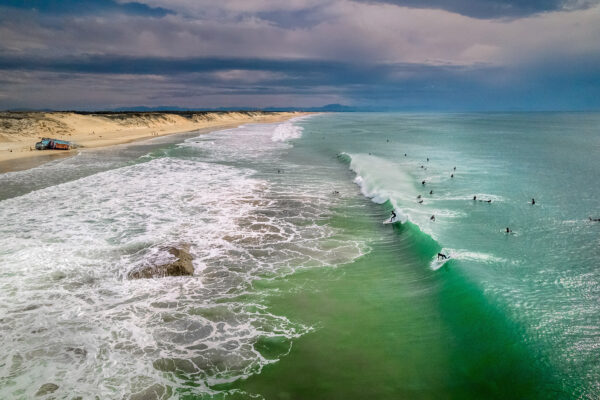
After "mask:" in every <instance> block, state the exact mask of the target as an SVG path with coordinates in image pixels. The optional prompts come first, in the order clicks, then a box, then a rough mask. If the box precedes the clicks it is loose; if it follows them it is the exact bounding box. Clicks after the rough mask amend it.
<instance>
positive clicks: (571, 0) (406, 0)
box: [356, 0, 600, 18]
mask: <svg viewBox="0 0 600 400" xmlns="http://www.w3.org/2000/svg"><path fill="white" fill-rule="evenodd" d="M356 1H360V2H365V3H388V4H395V5H398V6H403V7H412V8H430V9H440V10H446V11H450V12H454V13H458V14H461V15H466V16H469V17H473V18H505V17H524V16H529V15H532V14H537V13H541V12H547V11H565V10H575V9H584V8H588V7H592V6H595V5H598V4H599V3H600V1H599V0H356Z"/></svg>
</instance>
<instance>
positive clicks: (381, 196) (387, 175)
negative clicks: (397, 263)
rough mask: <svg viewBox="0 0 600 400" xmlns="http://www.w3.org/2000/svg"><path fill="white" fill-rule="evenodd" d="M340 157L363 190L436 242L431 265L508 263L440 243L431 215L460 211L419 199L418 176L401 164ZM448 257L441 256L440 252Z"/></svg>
mask: <svg viewBox="0 0 600 400" xmlns="http://www.w3.org/2000/svg"><path fill="white" fill-rule="evenodd" d="M338 158H339V159H340V160H342V161H344V162H346V163H348V164H349V168H350V169H351V170H352V171H353V172H354V173H355V174H356V177H355V178H354V183H356V184H357V185H358V186H359V188H360V191H361V193H362V194H363V195H364V196H365V197H367V198H369V199H371V201H373V202H374V203H377V204H386V203H387V204H389V205H390V206H391V207H392V208H393V210H394V212H395V213H396V215H397V221H398V222H399V223H401V224H403V225H406V226H407V227H409V229H413V230H414V231H415V234H417V235H426V238H424V239H425V240H426V241H431V242H433V243H434V244H433V245H432V246H431V247H428V248H429V249H430V251H431V252H433V253H434V256H433V258H432V260H431V262H430V264H429V265H430V268H431V269H433V270H437V269H439V268H441V267H442V266H444V265H445V264H446V262H448V261H450V260H466V261H477V262H505V261H506V260H504V259H501V258H498V257H495V256H493V255H491V254H486V253H482V252H477V251H471V250H458V249H451V248H446V247H443V246H442V245H441V244H440V242H439V236H440V235H439V234H438V232H437V231H436V227H437V226H436V224H435V223H434V222H432V221H431V219H430V218H431V215H432V214H435V215H438V216H443V217H444V218H447V219H452V218H457V217H460V216H461V215H460V213H455V212H452V211H451V210H448V209H444V208H433V209H432V208H429V207H426V206H423V205H422V204H421V203H419V202H418V201H417V199H418V196H419V194H418V193H419V192H418V190H417V187H418V185H415V178H413V177H412V176H410V175H409V174H407V173H406V172H405V171H404V170H403V169H402V168H401V167H400V166H399V165H397V164H395V163H393V162H390V161H388V160H385V159H382V158H380V157H377V156H373V155H366V154H348V153H340V154H339V155H338ZM438 252H439V253H442V254H444V255H446V256H447V257H448V258H446V259H442V258H440V259H438V257H437V253H438Z"/></svg>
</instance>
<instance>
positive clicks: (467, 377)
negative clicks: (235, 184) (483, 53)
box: [233, 114, 600, 399]
mask: <svg viewBox="0 0 600 400" xmlns="http://www.w3.org/2000/svg"><path fill="white" fill-rule="evenodd" d="M598 122H600V119H599V116H598V115H597V114H593V115H590V114H525V115H523V114H515V115H452V116H439V115H408V116H407V115H358V116H351V117H349V116H346V115H344V116H340V117H331V116H325V117H319V118H315V119H314V120H312V121H309V122H307V123H306V124H305V132H304V135H303V138H302V139H300V140H299V142H298V143H296V144H295V149H294V152H296V154H297V157H298V158H299V159H300V160H301V161H299V162H298V163H299V164H302V163H306V164H313V163H317V162H320V163H322V164H324V165H327V166H329V165H330V164H332V163H335V162H339V161H337V160H334V159H333V157H332V155H334V154H337V153H340V152H347V153H351V154H359V153H360V154H368V153H371V154H372V155H373V156H376V157H378V158H382V159H384V160H386V161H389V162H390V163H391V164H395V165H398V166H399V168H401V169H404V170H405V171H407V172H408V174H409V177H412V178H414V181H415V182H417V184H416V185H415V186H416V188H415V194H416V193H422V195H423V196H427V194H428V192H427V190H423V189H422V188H419V182H420V180H421V179H422V178H424V179H427V180H428V181H431V182H435V183H432V184H428V185H427V189H430V188H433V190H434V195H433V196H431V197H432V198H434V199H438V198H441V199H440V200H437V201H436V202H435V203H434V204H429V205H427V204H426V205H425V206H428V210H427V212H426V213H425V214H427V216H429V214H430V213H436V214H438V213H442V214H443V211H444V210H450V211H454V212H455V213H456V212H459V213H460V214H459V215H458V216H453V217H452V218H444V217H439V216H438V219H437V221H436V222H437V225H436V226H435V228H426V229H427V230H429V231H430V232H431V234H432V235H434V236H435V237H436V238H437V241H434V240H432V239H431V237H429V236H426V235H424V234H423V233H422V232H420V230H419V229H417V228H416V227H415V226H414V225H412V224H409V226H403V227H399V226H394V227H393V228H391V227H390V226H389V225H381V224H380V222H381V221H382V220H384V219H385V218H387V216H388V215H389V211H390V210H391V206H390V203H389V202H386V203H385V204H383V205H382V206H377V205H375V204H373V203H365V200H364V199H361V198H360V197H359V194H358V193H356V195H355V197H351V198H349V199H348V200H347V203H346V204H345V205H344V206H343V207H340V208H338V209H337V210H336V211H335V216H334V217H332V219H331V220H330V221H329V222H328V223H330V224H332V225H333V226H336V227H338V228H340V229H341V231H342V232H344V233H345V234H347V235H350V236H355V237H360V238H362V239H363V240H364V241H365V242H367V243H369V245H370V246H371V252H370V253H369V254H368V255H366V256H364V257H362V258H360V259H359V260H357V261H356V262H353V263H351V264H348V265H343V266H339V267H338V268H337V269H334V270H311V271H306V272H302V273H298V274H296V275H294V276H292V277H288V278H286V279H284V280H282V281H280V282H277V284H276V286H277V287H278V288H279V289H280V291H281V292H283V293H285V294H284V295H277V296H272V297H269V298H268V303H267V304H269V307H270V308H272V309H273V310H274V311H275V312H277V313H282V314H285V315H287V316H289V317H291V318H292V319H294V320H299V321H302V322H304V323H307V324H309V325H312V326H316V327H317V328H316V330H315V331H314V332H312V333H310V334H308V335H306V336H305V337H303V338H301V339H300V340H298V341H297V342H295V343H294V345H293V348H292V350H291V352H290V354H289V355H288V356H286V357H284V358H283V359H282V360H281V361H280V362H279V363H277V364H273V365H270V366H268V367H267V368H266V369H265V370H264V371H263V372H262V373H261V374H260V375H255V376H253V377H252V378H250V379H248V380H247V381H243V382H240V383H237V384H235V385H234V386H233V387H236V388H241V389H243V390H244V391H246V392H248V393H256V394H261V395H263V396H264V397H265V398H273V399H277V398H281V399H287V398H291V399H302V398H315V399H319V398H322V399H331V398H340V399H342V398H407V399H415V398H456V399H466V398H475V399H481V398H574V397H581V398H594V397H595V396H596V395H598V378H599V375H598V373H599V366H598V362H597V356H598V352H597V343H598V340H599V331H600V330H599V317H598V294H599V286H598V278H599V275H598V272H597V268H596V267H597V265H598V262H597V256H598V255H599V253H598V244H599V237H600V235H599V233H600V231H599V229H598V228H599V227H597V226H594V225H593V223H590V222H588V221H586V218H587V216H588V213H589V214H593V213H594V212H596V213H598V212H599V211H600V210H599V208H598V202H597V200H596V199H597V198H598V197H597V196H599V195H600V191H599V190H598V187H597V185H595V186H594V185H590V183H591V182H590V181H589V180H590V179H591V178H592V177H596V178H597V177H598V176H599V175H598V172H599V170H598V163H597V161H598V159H597V155H598V154H600V153H598V150H600V147H599V145H600V133H599V132H598V129H597V126H599V125H598ZM405 152H406V153H407V157H406V158H405V157H404V153H405ZM296 154H293V155H296ZM426 157H429V158H430V161H429V163H427V161H426ZM342 165H344V163H343V162H342ZM367 165H368V166H373V171H369V172H371V176H370V177H377V176H379V175H384V176H386V179H385V180H384V182H383V183H381V187H378V188H377V190H379V191H382V190H384V189H386V188H387V189H390V188H393V187H394V185H397V184H398V183H396V182H394V178H393V174H392V177H390V176H388V175H387V174H388V173H389V170H388V171H386V170H381V169H378V168H376V167H377V164H376V163H375V162H372V163H368V164H367ZM420 165H427V166H428V169H427V171H422V169H421V168H420ZM368 166H367V167H365V168H368ZM454 166H458V168H457V172H454V171H453V169H452V168H453V167H454ZM432 170H433V171H432ZM450 171H452V172H450ZM451 173H455V177H454V178H449V175H450V174H451ZM443 175H445V176H443ZM353 178H354V174H353V173H347V172H344V171H336V172H335V174H332V172H331V171H328V177H327V179H329V180H330V181H331V182H332V187H333V188H335V187H337V186H344V185H346V184H347V182H349V181H351V180H352V179H353ZM398 178H400V179H402V178H403V177H398ZM596 180H597V179H596ZM403 184H404V183H401V184H398V185H399V186H401V187H402V185H403ZM357 189H358V188H357ZM357 192H358V190H357ZM474 193H477V194H480V196H479V197H480V198H481V197H482V196H483V197H484V198H493V199H495V201H493V202H492V203H491V204H487V203H485V204H481V203H479V202H477V203H476V204H473V202H472V201H469V199H470V198H471V194H474ZM485 194H489V196H487V197H486V196H485ZM434 196H435V197H434ZM461 196H462V197H464V198H462V199H461V198H460V197H461ZM533 196H535V197H536V198H537V204H536V205H535V206H531V205H530V204H527V202H528V201H529V200H530V198H531V197H533ZM457 198H459V199H457ZM402 201H403V199H398V201H397V203H399V204H397V206H399V207H400V208H402V206H406V208H408V209H409V211H407V213H408V214H409V215H410V216H411V217H412V219H414V220H417V221H419V222H420V223H426V222H423V218H421V219H419V215H418V213H419V212H420V210H417V211H416V212H413V211H412V210H413V209H414V208H415V205H414V204H403V203H402ZM532 207H533V208H532ZM450 215H452V214H450ZM446 219H447V220H446ZM506 225H510V227H511V229H512V230H513V231H515V233H516V235H513V236H514V237H513V236H510V235H504V234H503V233H502V230H503V229H504V227H505V226H506ZM442 246H443V247H452V248H459V249H467V250H469V251H470V252H473V253H474V252H481V253H484V254H486V255H487V256H488V257H463V259H458V260H456V261H451V262H450V263H448V265H446V266H444V267H443V268H442V269H439V270H437V271H432V270H431V268H429V264H430V263H431V259H432V257H434V256H435V254H436V253H437V252H438V251H439V249H440V248H441V247H442ZM459 258H460V257H459ZM490 259H491V260H490ZM583 280H586V281H587V282H585V283H584V282H582V281H583Z"/></svg>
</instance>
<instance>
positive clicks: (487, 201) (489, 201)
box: [484, 199, 492, 203]
mask: <svg viewBox="0 0 600 400" xmlns="http://www.w3.org/2000/svg"><path fill="white" fill-rule="evenodd" d="M484 202H486V203H491V202H492V200H491V199H490V200H484Z"/></svg>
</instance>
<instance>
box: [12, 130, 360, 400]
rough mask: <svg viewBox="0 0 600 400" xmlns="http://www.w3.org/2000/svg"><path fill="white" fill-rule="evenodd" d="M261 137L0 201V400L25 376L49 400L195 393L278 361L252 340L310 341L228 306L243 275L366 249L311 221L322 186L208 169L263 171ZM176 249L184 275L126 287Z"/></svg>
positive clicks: (272, 318) (201, 146) (282, 270)
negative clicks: (132, 274)
mask: <svg viewBox="0 0 600 400" xmlns="http://www.w3.org/2000/svg"><path fill="white" fill-rule="evenodd" d="M273 129H274V127H273V126H272V125H263V126H247V127H244V128H241V129H239V130H232V131H226V132H220V133H216V134H214V135H204V136H202V137H200V138H196V139H194V140H189V141H187V142H186V143H185V144H183V145H182V147H189V148H191V149H198V150H201V151H202V153H201V154H202V160H203V161H200V159H199V158H192V159H185V160H184V159H174V158H160V159H154V160H151V161H148V162H145V163H140V164H137V165H130V166H126V167H123V168H118V169H113V170H109V171H105V172H100V173H96V174H94V175H90V176H87V177H84V178H81V179H78V180H75V181H71V182H67V183H63V184H60V185H56V186H51V187H48V188H45V189H41V190H37V191H35V192H31V193H28V194H26V195H23V196H20V197H15V198H11V199H8V200H4V201H1V202H0V220H1V221H3V222H2V224H1V225H0V316H1V317H2V324H0V330H2V332H0V347H1V348H2V349H4V350H5V351H4V352H3V354H0V374H1V375H2V376H10V377H11V378H10V379H11V380H12V381H11V382H12V384H11V385H10V386H3V387H2V389H0V397H2V398H10V397H12V393H13V392H14V391H20V393H22V395H23V396H25V397H32V396H33V395H34V394H35V391H36V390H37V387H34V386H31V382H39V381H42V380H43V381H52V382H55V383H57V384H58V385H59V386H60V389H59V391H57V392H56V393H55V394H56V395H57V396H58V397H61V396H66V395H69V396H73V395H77V394H79V395H83V396H86V395H89V393H94V394H96V395H98V396H99V397H101V398H111V397H114V393H115V392H117V393H123V394H124V393H131V392H135V391H138V390H142V389H143V388H144V387H145V386H144V385H145V383H144V382H153V383H157V384H159V385H161V386H167V385H171V386H172V385H173V383H174V381H178V380H180V379H193V380H194V381H195V382H197V383H198V384H199V385H200V388H199V389H198V390H200V391H202V392H206V393H209V392H210V389H209V388H208V385H209V384H210V383H214V382H223V381H231V380H235V379H239V378H240V377H244V376H248V375H250V374H252V373H257V372H258V371H260V369H261V368H262V367H263V366H264V365H266V364H268V363H271V362H275V361H276V360H277V359H278V358H277V357H276V358H274V359H266V358H265V357H263V356H262V355H261V354H260V353H259V352H258V351H257V350H256V349H255V347H254V345H255V343H256V342H257V341H258V340H260V338H264V337H271V338H282V339H281V340H283V341H284V342H285V343H287V345H290V346H291V341H292V340H293V339H294V338H297V337H298V336H300V335H303V334H305V333H306V332H309V331H310V330H311V327H309V326H306V325H303V324H301V323H298V322H294V321H289V320H288V319H286V318H285V317H282V316H278V315H273V314H272V313H270V312H269V311H268V310H267V309H266V308H265V307H264V306H263V305H261V304H260V303H257V302H249V301H248V300H246V301H244V302H242V301H240V300H238V298H239V297H240V296H243V295H245V294H246V295H249V296H254V295H256V293H255V289H253V288H252V284H251V283H252V281H253V280H254V279H257V278H261V279H263V278H265V277H267V278H269V277H272V278H276V277H281V276H283V275H285V274H289V273H292V272H293V271H295V270H296V269H298V268H311V267H323V266H329V265H331V266H334V265H337V264H343V263H345V262H349V261H351V260H352V259H353V258H355V257H358V256H360V255H361V254H364V252H365V251H366V250H365V249H366V247H365V246H364V245H363V244H362V243H359V242H352V241H348V240H346V239H345V238H336V231H334V230H333V229H332V228H330V227H328V226H327V225H326V224H322V223H315V221H318V220H320V219H322V218H323V215H324V214H326V212H327V208H328V207H329V206H331V205H332V201H335V198H331V197H329V196H328V193H329V191H328V190H326V189H325V188H315V187H310V186H307V187H304V188H300V189H298V190H300V191H294V192H290V190H292V187H274V186H273V185H272V184H271V183H270V182H268V181H265V180H263V179H257V178H256V177H255V176H254V175H255V171H254V170H252V169H250V168H236V167H233V166H229V165H223V164H220V163H218V162H217V161H219V160H226V161H228V162H229V163H231V162H232V161H236V160H239V159H247V160H254V161H255V162H261V159H260V157H259V156H257V154H256V153H257V151H255V148H253V147H252V146H257V147H258V146H262V147H261V149H260V151H258V152H259V153H261V152H262V154H263V155H264V154H273V155H277V154H278V152H279V151H280V150H281V149H286V148H287V145H285V144H283V143H280V142H273V141H272V140H271V135H272V133H273ZM240 138H243V139H241V140H238V139H240ZM240 142H242V143H240ZM250 144H252V146H249V145H250ZM245 145H246V146H247V147H244V146H245ZM268 152H270V153H268ZM188 158H189V155H188ZM254 161H253V162H254ZM294 188H295V186H294ZM308 220H310V221H313V223H312V224H307V223H306V221H308ZM183 243H185V244H189V245H190V253H191V254H192V255H193V256H194V267H195V270H196V276H194V277H192V278H189V277H186V278H166V279H149V280H128V279H126V278H125V277H126V275H127V273H128V272H129V271H132V270H134V269H136V268H138V267H140V266H143V265H146V264H148V263H150V262H164V261H168V260H170V259H172V256H171V255H170V254H169V253H168V252H167V251H166V250H165V247H168V246H177V245H180V244H183ZM5 329H9V331H10V333H9V331H6V330H5ZM284 347H285V346H284ZM157 363H158V364H157ZM98 371H102V373H98Z"/></svg>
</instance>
